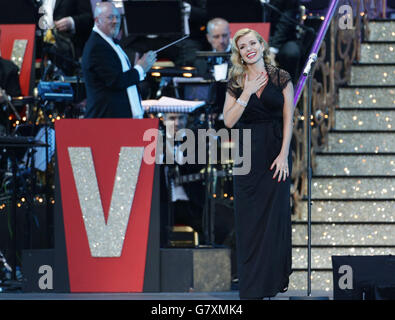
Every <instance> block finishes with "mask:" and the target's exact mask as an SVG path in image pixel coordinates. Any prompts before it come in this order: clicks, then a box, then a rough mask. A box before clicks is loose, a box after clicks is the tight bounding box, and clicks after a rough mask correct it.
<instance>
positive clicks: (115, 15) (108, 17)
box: [105, 14, 121, 21]
mask: <svg viewBox="0 0 395 320" xmlns="http://www.w3.org/2000/svg"><path fill="white" fill-rule="evenodd" d="M105 18H106V19H108V20H110V21H112V20H114V18H115V20H117V21H120V20H121V17H120V16H119V15H117V14H111V15H109V16H107V17H105Z"/></svg>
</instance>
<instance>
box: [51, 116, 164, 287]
mask: <svg viewBox="0 0 395 320" xmlns="http://www.w3.org/2000/svg"><path fill="white" fill-rule="evenodd" d="M152 128H155V129H157V128H158V120H157V119H143V120H134V119H84V120H74V119H65V120H60V121H57V122H56V123H55V131H56V143H57V157H58V170H59V178H60V189H61V190H60V192H61V198H62V209H63V218H64V228H65V237H66V248H67V260H68V271H69V281H70V291H71V292H142V291H143V285H144V272H145V264H146V254H147V241H148V233H149V222H150V210H151V200H152V188H153V179H154V168H155V163H153V164H148V163H146V162H144V161H143V157H142V152H143V150H144V148H145V147H146V146H147V145H149V144H152V141H143V136H144V133H145V132H146V130H148V129H152ZM134 179H135V180H134ZM133 181H134V182H133ZM55 214H56V213H55ZM103 214H104V216H103ZM54 272H56V270H54Z"/></svg>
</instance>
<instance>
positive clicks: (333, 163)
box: [314, 154, 395, 177]
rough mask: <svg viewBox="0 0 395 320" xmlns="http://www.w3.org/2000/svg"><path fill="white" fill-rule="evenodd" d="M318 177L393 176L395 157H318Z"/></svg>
mask: <svg viewBox="0 0 395 320" xmlns="http://www.w3.org/2000/svg"><path fill="white" fill-rule="evenodd" d="M316 164H317V166H316V168H315V170H314V174H315V175H318V176H332V177H335V176H393V177H395V156H394V155H330V154H328V155H317V156H316Z"/></svg>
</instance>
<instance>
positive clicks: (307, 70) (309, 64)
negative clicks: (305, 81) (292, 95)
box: [303, 53, 317, 76]
mask: <svg viewBox="0 0 395 320" xmlns="http://www.w3.org/2000/svg"><path fill="white" fill-rule="evenodd" d="M316 61H317V54H316V53H312V54H311V55H310V57H309V60H308V61H307V64H306V67H305V68H304V70H303V75H304V76H307V75H308V74H309V73H310V69H311V67H312V66H313V65H314V63H316Z"/></svg>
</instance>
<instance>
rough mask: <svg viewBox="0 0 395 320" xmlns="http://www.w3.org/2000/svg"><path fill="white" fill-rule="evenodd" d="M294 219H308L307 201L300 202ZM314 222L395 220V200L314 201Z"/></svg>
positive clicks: (312, 212) (312, 218) (312, 214)
mask: <svg viewBox="0 0 395 320" xmlns="http://www.w3.org/2000/svg"><path fill="white" fill-rule="evenodd" d="M292 218H293V220H294V221H307V201H302V202H301V203H300V209H299V215H294V216H292ZM311 221H312V222H356V223H361V222H395V200H391V201H358V200H354V201H341V200H339V201H328V200H324V201H320V200H314V201H312V206H311Z"/></svg>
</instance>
